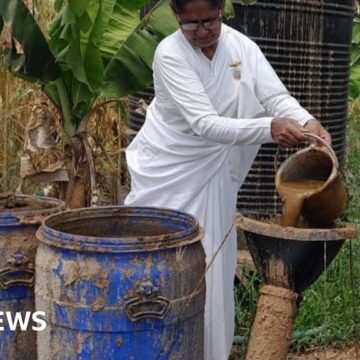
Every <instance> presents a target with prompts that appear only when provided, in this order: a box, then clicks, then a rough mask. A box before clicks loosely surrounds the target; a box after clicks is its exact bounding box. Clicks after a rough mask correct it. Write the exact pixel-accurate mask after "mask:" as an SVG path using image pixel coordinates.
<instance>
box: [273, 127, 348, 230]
mask: <svg viewBox="0 0 360 360" xmlns="http://www.w3.org/2000/svg"><path fill="white" fill-rule="evenodd" d="M306 135H307V136H308V137H313V138H316V139H317V140H318V141H321V142H322V143H323V145H324V146H322V147H315V148H312V147H308V148H306V149H303V150H300V151H298V152H296V153H295V154H294V155H292V156H290V157H289V158H288V159H287V160H285V161H284V162H283V163H282V165H281V166H280V167H279V170H278V171H277V173H276V177H275V186H276V190H277V192H278V193H279V195H280V198H281V199H282V201H283V217H282V225H284V226H297V224H298V222H299V219H300V216H301V215H302V216H303V218H304V220H305V221H306V223H307V224H308V225H309V226H312V227H329V226H332V225H333V224H334V221H335V220H336V219H337V218H338V217H339V216H340V215H341V214H342V213H343V212H344V210H345V209H346V207H347V204H348V194H347V191H346V188H345V186H344V184H343V182H342V180H341V176H340V173H339V163H338V160H337V157H336V154H335V152H334V150H333V149H332V148H331V147H330V146H329V145H328V144H327V143H326V142H325V141H324V140H323V139H321V138H320V137H318V136H317V135H315V134H311V133H307V134H306Z"/></svg>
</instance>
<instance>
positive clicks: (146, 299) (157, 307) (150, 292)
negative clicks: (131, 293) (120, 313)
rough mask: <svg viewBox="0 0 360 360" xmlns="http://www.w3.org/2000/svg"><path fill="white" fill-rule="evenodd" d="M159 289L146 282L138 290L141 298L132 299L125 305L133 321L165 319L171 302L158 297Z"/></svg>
mask: <svg viewBox="0 0 360 360" xmlns="http://www.w3.org/2000/svg"><path fill="white" fill-rule="evenodd" d="M158 291H159V289H158V288H157V287H155V286H153V285H152V283H151V282H144V283H143V284H142V285H141V286H140V288H139V289H138V290H137V293H138V295H139V296H137V297H134V298H131V299H130V300H128V301H127V302H126V304H125V312H126V314H127V316H128V318H129V319H130V320H131V321H139V320H143V319H151V318H152V319H159V320H163V319H165V317H166V315H167V313H168V311H169V307H170V300H169V299H167V298H165V297H163V296H159V295H158Z"/></svg>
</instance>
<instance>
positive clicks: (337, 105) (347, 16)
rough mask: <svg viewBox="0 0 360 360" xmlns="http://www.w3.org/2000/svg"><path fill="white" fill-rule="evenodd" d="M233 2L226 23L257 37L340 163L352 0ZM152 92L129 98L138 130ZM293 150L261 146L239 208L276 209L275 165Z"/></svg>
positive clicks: (132, 123) (131, 119)
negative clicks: (321, 128)
mask: <svg viewBox="0 0 360 360" xmlns="http://www.w3.org/2000/svg"><path fill="white" fill-rule="evenodd" d="M156 2H157V0H153V2H152V3H153V4H154V3H156ZM233 4H234V8H235V13H236V16H235V18H234V19H233V20H231V21H228V22H227V23H228V24H229V25H230V26H232V27H233V28H235V29H237V30H239V31H241V32H242V33H244V34H246V35H248V36H249V37H251V38H252V39H253V40H255V41H256V43H257V44H258V45H259V46H260V48H261V49H262V51H263V52H264V54H265V55H266V57H267V59H268V60H269V61H270V63H271V64H272V66H273V67H274V69H275V71H276V72H277V74H278V75H279V77H280V78H281V79H282V81H283V82H284V84H285V85H286V86H287V88H288V90H289V91H290V93H291V94H292V95H293V96H295V97H296V98H297V99H298V100H299V102H300V103H301V105H302V106H304V107H305V108H306V109H307V110H308V111H309V112H310V113H311V114H312V115H313V116H314V117H316V118H317V119H319V120H320V121H321V122H322V123H323V125H324V126H325V127H326V128H327V129H328V130H329V132H330V133H331V135H332V137H333V147H334V149H335V151H336V153H337V155H338V157H339V162H340V164H341V165H343V163H344V159H345V142H346V116H347V97H348V76H349V60H350V42H351V33H352V19H353V8H352V2H351V1H350V0H338V1H335V0H332V1H329V0H328V1H318V0H313V1H309V0H272V1H258V2H257V3H256V4H255V5H252V6H244V5H242V3H241V1H239V0H233ZM146 10H147V9H145V12H143V13H146ZM152 96H153V89H151V88H149V89H147V90H144V91H143V92H142V93H139V94H138V95H137V96H133V97H131V98H130V109H129V127H130V128H131V129H132V130H135V131H138V130H139V129H140V127H141V125H142V123H143V121H144V117H143V116H142V115H141V107H142V101H143V100H144V101H145V102H147V103H149V102H150V101H151V98H152ZM141 99H142V100H141ZM139 101H140V103H139ZM132 137H133V136H131V137H130V138H129V140H131V139H132ZM296 150H297V149H290V150H286V149H278V148H277V147H276V146H275V145H273V144H266V145H263V146H262V147H261V149H260V152H259V154H258V156H257V158H256V160H255V162H254V165H253V167H252V169H251V170H250V172H249V174H248V176H247V178H246V180H245V183H244V184H243V186H242V188H241V190H240V192H239V194H238V209H239V210H240V211H241V212H243V213H247V214H249V213H257V214H258V213H273V212H280V210H281V208H280V206H281V202H280V200H279V198H278V196H277V194H276V191H275V188H274V176H275V172H276V168H277V167H278V166H279V165H280V164H281V162H282V161H284V160H285V159H286V158H287V157H288V156H289V155H290V154H292V153H293V152H295V151H296ZM275 158H276V159H275Z"/></svg>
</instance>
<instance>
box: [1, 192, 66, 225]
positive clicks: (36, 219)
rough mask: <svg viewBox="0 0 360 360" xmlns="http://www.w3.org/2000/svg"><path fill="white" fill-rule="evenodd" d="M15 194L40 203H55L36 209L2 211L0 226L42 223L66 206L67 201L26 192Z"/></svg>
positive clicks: (23, 198) (18, 197) (19, 197)
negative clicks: (26, 193)
mask: <svg viewBox="0 0 360 360" xmlns="http://www.w3.org/2000/svg"><path fill="white" fill-rule="evenodd" d="M13 196H14V197H15V198H17V199H21V200H28V201H29V202H30V201H31V200H32V199H34V200H36V201H38V202H40V203H44V204H45V203H47V204H53V206H52V207H50V208H43V209H34V210H23V211H22V210H18V211H2V212H0V226H6V227H12V226H20V225H40V224H41V222H42V220H43V219H44V218H46V217H48V216H49V215H51V214H54V213H57V212H60V211H61V210H63V209H64V208H65V203H64V202H63V201H62V200H59V199H56V198H51V197H47V196H36V195H25V194H14V195H13Z"/></svg>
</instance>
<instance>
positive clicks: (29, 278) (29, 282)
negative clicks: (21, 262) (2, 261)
mask: <svg viewBox="0 0 360 360" xmlns="http://www.w3.org/2000/svg"><path fill="white" fill-rule="evenodd" d="M34 284H35V271H34V270H33V269H29V268H26V269H24V268H17V267H8V268H3V269H1V270H0V287H1V288H2V289H5V290H6V289H8V288H10V287H13V286H27V287H33V286H34Z"/></svg>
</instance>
